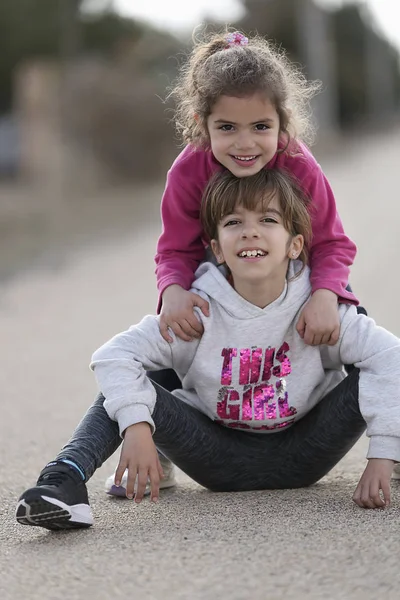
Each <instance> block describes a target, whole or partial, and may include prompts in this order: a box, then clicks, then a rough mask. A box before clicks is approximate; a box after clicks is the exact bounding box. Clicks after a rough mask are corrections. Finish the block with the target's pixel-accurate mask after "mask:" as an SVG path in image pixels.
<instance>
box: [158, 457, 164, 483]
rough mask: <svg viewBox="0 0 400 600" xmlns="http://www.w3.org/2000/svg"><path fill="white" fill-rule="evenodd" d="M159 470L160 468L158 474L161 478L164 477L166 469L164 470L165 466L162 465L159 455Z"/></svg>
mask: <svg viewBox="0 0 400 600" xmlns="http://www.w3.org/2000/svg"><path fill="white" fill-rule="evenodd" d="M157 470H158V474H159V476H160V479H164V477H165V473H164V470H163V468H162V466H161V463H160V459H159V458H158V456H157Z"/></svg>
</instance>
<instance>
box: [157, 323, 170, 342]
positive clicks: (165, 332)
mask: <svg viewBox="0 0 400 600" xmlns="http://www.w3.org/2000/svg"><path fill="white" fill-rule="evenodd" d="M160 333H161V335H162V337H163V338H164V340H165V341H166V342H168V343H169V344H171V342H173V339H172V337H171V336H170V334H169V331H168V325H167V324H166V323H164V322H162V321H161V320H160Z"/></svg>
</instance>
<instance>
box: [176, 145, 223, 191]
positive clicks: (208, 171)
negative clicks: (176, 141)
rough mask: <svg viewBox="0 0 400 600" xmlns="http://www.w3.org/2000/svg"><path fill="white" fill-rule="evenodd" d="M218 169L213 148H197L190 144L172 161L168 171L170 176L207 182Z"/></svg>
mask: <svg viewBox="0 0 400 600" xmlns="http://www.w3.org/2000/svg"><path fill="white" fill-rule="evenodd" d="M217 170H218V163H217V161H216V160H215V158H214V156H213V154H212V152H211V150H208V149H206V148H197V147H195V146H193V145H191V144H189V145H188V146H186V147H185V148H184V149H183V150H182V152H181V153H180V154H179V155H178V156H177V157H176V159H175V160H174V162H173V163H172V166H171V168H170V170H169V171H168V177H169V178H171V177H177V178H182V179H189V180H198V181H204V182H205V183H206V182H208V180H209V179H210V177H211V175H213V173H214V172H215V171H217Z"/></svg>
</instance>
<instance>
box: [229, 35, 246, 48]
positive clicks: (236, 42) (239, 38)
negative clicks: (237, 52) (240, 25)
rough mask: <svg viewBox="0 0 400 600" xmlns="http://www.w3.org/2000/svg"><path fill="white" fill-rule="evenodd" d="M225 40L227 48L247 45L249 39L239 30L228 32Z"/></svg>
mask: <svg viewBox="0 0 400 600" xmlns="http://www.w3.org/2000/svg"><path fill="white" fill-rule="evenodd" d="M225 41H226V43H227V44H228V45H227V48H231V47H232V46H247V44H248V43H249V39H248V38H247V37H246V36H245V35H243V33H240V31H234V32H233V33H228V34H227V35H226V37H225Z"/></svg>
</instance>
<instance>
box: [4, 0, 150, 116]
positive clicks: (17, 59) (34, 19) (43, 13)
mask: <svg viewBox="0 0 400 600" xmlns="http://www.w3.org/2000/svg"><path fill="white" fill-rule="evenodd" d="M81 4H82V1H81V0H0V39H1V52H0V113H1V112H3V111H7V110H9V109H10V107H11V103H12V87H13V86H12V79H13V73H14V70H15V68H16V67H17V66H18V64H20V63H21V62H23V61H24V60H27V59H31V58H35V57H50V58H52V57H58V56H60V55H62V54H63V53H65V52H66V51H67V46H68V39H67V36H68V35H70V37H74V38H75V40H74V41H76V44H77V46H78V48H79V50H82V51H95V52H101V53H109V52H110V51H112V50H113V47H114V45H115V44H116V42H117V41H118V40H120V39H121V38H125V39H126V38H129V39H133V40H135V39H138V38H139V37H140V35H141V32H142V31H143V26H141V25H138V24H137V23H136V22H135V21H133V20H130V19H124V18H121V17H119V16H118V15H116V14H113V13H111V12H103V13H99V14H97V15H92V16H91V17H88V16H82V15H81V14H80V12H79V8H80V6H81ZM74 12H75V14H76V17H75V18H74Z"/></svg>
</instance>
